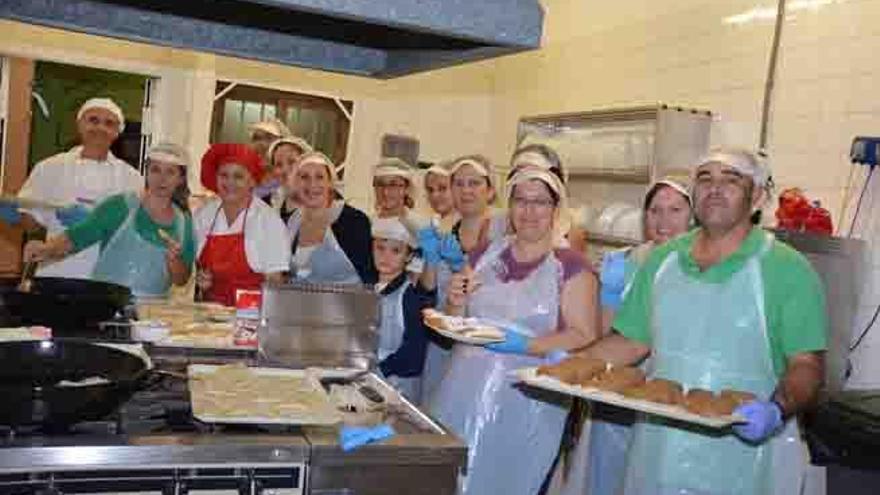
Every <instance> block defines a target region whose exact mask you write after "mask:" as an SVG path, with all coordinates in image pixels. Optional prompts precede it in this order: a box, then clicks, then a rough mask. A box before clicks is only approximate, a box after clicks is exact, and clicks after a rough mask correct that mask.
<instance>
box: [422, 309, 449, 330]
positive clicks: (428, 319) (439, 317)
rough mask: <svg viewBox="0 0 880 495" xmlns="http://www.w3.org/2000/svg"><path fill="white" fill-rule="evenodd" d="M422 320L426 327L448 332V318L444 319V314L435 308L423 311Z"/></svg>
mask: <svg viewBox="0 0 880 495" xmlns="http://www.w3.org/2000/svg"><path fill="white" fill-rule="evenodd" d="M422 318H423V319H424V321H425V325H427V326H429V327H431V328H439V329H441V330H448V325H447V324H446V318H444V316H443V313H441V312H439V311H437V310H436V309H433V308H426V309H424V310H422Z"/></svg>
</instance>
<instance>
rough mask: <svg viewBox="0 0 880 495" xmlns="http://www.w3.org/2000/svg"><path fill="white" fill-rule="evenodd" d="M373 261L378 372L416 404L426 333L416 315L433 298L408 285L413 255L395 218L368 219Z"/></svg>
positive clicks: (409, 241) (413, 242) (413, 245)
mask: <svg viewBox="0 0 880 495" xmlns="http://www.w3.org/2000/svg"><path fill="white" fill-rule="evenodd" d="M372 231H373V259H374V261H375V263H376V270H377V271H378V272H379V283H378V284H376V291H377V292H378V293H379V294H380V296H381V318H382V320H381V325H380V327H379V370H380V371H381V372H382V374H383V375H384V376H385V378H386V379H388V381H389V382H390V383H391V384H392V385H394V386H395V387H397V389H398V390H399V391H400V392H401V393H402V394H403V395H404V397H406V398H407V399H409V400H410V401H414V402H416V403H418V401H419V400H420V397H419V396H420V386H419V385H420V376H421V374H422V369H423V368H424V366H425V352H426V349H427V343H428V331H429V330H428V329H427V328H426V327H425V324H424V323H423V322H422V310H423V309H425V308H430V307H433V306H434V300H435V295H434V293H433V291H432V292H427V291H425V290H424V289H422V288H420V287H419V286H418V285H414V284H413V283H412V281H411V277H409V275H408V274H407V272H406V266H407V264H408V263H409V261H410V260H411V259H412V257H413V256H414V255H415V249H416V246H417V242H416V239H415V236H414V235H413V234H412V233H411V232H409V230H407V228H406V227H405V226H404V225H403V223H401V221H400V220H398V219H397V218H379V219H375V220H373V226H372Z"/></svg>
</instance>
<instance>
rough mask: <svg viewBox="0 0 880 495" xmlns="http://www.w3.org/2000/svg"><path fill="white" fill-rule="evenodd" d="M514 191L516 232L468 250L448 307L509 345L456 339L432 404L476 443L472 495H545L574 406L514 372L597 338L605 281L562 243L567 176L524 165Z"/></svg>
mask: <svg viewBox="0 0 880 495" xmlns="http://www.w3.org/2000/svg"><path fill="white" fill-rule="evenodd" d="M507 197H508V202H509V204H510V209H509V212H508V219H509V221H510V224H511V226H512V230H513V232H514V233H513V235H511V236H508V237H504V238H501V239H498V240H495V241H494V242H492V243H490V244H489V245H488V246H484V247H482V248H479V249H476V250H474V251H472V252H471V253H469V256H468V262H469V265H468V268H466V269H464V270H463V271H462V272H460V273H457V274H455V275H453V276H452V279H451V280H450V282H449V287H448V289H447V301H446V311H447V312H448V313H451V314H459V315H467V316H470V317H478V318H483V319H486V320H488V321H490V322H492V324H494V325H495V326H497V327H499V328H502V329H503V330H504V341H503V342H500V343H497V344H489V345H487V346H486V347H478V346H469V345H464V344H456V345H455V347H454V348H453V356H452V360H451V362H450V365H449V368H448V370H447V371H446V373H445V375H444V376H443V378H442V381H441V382H440V384H439V386H438V387H437V389H436V390H435V391H434V393H433V394H432V396H431V397H430V399H429V400H428V408H429V410H430V411H431V413H432V414H433V415H434V416H435V417H436V418H437V419H439V420H440V421H441V422H442V423H443V424H444V425H446V426H447V427H449V428H450V429H451V430H452V431H453V432H455V433H456V434H457V435H459V436H460V437H461V438H463V439H464V440H465V441H466V442H467V444H468V465H467V469H466V475H465V476H464V477H463V478H462V480H461V486H460V488H461V490H460V492H461V493H464V494H480V495H482V494H496V493H498V494H501V493H503V494H505V495H516V494H522V495H534V494H535V493H538V491H539V490H540V488H541V485H542V483H543V481H544V479H545V477H546V476H547V474H548V471H549V470H550V467H551V465H552V463H553V459H554V457H555V455H556V452H557V449H558V446H559V441H560V439H561V436H562V431H563V427H564V423H565V418H566V415H567V412H568V407H567V403H565V402H559V401H561V400H562V398H561V397H560V396H559V395H554V394H550V395H545V394H541V393H537V392H536V391H534V390H533V389H526V388H521V387H517V386H516V379H514V378H512V377H511V376H510V371H512V370H514V369H517V368H522V367H528V366H536V365H539V364H541V362H542V360H543V359H545V358H546V357H551V356H553V355H554V354H558V353H560V352H564V351H568V350H571V349H577V348H579V347H582V346H585V345H587V344H589V343H590V342H592V341H593V340H594V339H595V338H597V337H598V336H599V328H598V320H599V318H598V308H597V303H598V297H597V292H598V279H597V277H596V275H595V274H594V273H593V272H592V271H591V269H590V266H589V264H588V263H587V261H586V259H585V258H584V257H583V255H581V254H580V253H577V252H575V251H573V250H571V249H566V248H558V247H555V246H556V244H555V241H554V231H555V227H556V225H557V222H558V221H559V213H560V211H561V209H562V208H564V207H565V202H566V194H565V188H564V186H563V184H562V181H561V180H559V177H558V176H556V175H555V174H553V173H552V172H549V171H546V170H540V169H530V170H523V171H520V172H519V173H517V174H516V175H514V177H512V178H511V180H510V182H509V184H508V189H507ZM470 266H473V269H472V270H471V269H470V268H469V267H470Z"/></svg>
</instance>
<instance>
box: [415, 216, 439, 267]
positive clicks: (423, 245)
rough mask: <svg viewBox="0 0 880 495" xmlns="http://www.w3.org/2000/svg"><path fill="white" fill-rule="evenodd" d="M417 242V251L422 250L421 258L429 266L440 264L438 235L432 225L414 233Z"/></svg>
mask: <svg viewBox="0 0 880 495" xmlns="http://www.w3.org/2000/svg"><path fill="white" fill-rule="evenodd" d="M416 238H417V239H418V241H419V249H421V250H422V258H423V259H424V260H425V263H427V264H428V265H431V266H436V265H439V264H440V260H441V258H440V234H439V233H438V232H437V229H436V228H434V226H433V225H429V226H427V227H422V228H421V229H419V230H418V231H417V232H416Z"/></svg>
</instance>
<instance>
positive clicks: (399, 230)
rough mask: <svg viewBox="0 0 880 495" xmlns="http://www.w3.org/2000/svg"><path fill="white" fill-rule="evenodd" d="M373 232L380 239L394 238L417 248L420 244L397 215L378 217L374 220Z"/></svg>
mask: <svg viewBox="0 0 880 495" xmlns="http://www.w3.org/2000/svg"><path fill="white" fill-rule="evenodd" d="M372 234H373V237H374V238H378V239H392V240H395V241H401V242H405V243H406V244H407V245H409V247H411V248H413V249H415V248H417V247H418V246H419V243H418V241H417V240H416V237H415V236H414V235H413V233H412V232H411V231H410V230H409V229H408V228H406V226H405V225H403V222H401V221H400V219H399V218H397V217H386V218H376V219H374V220H373V225H372Z"/></svg>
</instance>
